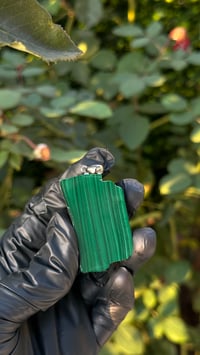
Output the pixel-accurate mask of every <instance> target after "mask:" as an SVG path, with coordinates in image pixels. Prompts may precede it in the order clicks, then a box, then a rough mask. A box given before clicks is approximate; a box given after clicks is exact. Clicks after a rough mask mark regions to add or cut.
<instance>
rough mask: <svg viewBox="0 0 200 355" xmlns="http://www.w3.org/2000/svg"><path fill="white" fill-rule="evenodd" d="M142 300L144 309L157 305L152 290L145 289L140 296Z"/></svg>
mask: <svg viewBox="0 0 200 355" xmlns="http://www.w3.org/2000/svg"><path fill="white" fill-rule="evenodd" d="M142 300H143V303H144V305H145V307H147V308H148V309H152V308H154V307H155V305H156V303H157V297H156V294H155V292H154V291H153V290H151V289H146V290H145V291H144V292H143V294H142Z"/></svg>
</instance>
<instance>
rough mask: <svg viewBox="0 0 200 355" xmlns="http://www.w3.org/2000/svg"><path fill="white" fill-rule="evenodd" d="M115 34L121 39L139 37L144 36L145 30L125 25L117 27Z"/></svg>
mask: <svg viewBox="0 0 200 355" xmlns="http://www.w3.org/2000/svg"><path fill="white" fill-rule="evenodd" d="M113 33H114V34H115V35H117V36H121V37H138V36H142V35H143V30H142V28H141V27H139V26H137V25H131V24H129V23H128V24H125V25H121V26H118V27H115V28H114V30H113Z"/></svg>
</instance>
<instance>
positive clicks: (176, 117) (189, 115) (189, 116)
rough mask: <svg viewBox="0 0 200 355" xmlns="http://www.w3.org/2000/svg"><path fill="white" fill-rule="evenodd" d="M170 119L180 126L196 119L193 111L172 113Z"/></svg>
mask: <svg viewBox="0 0 200 355" xmlns="http://www.w3.org/2000/svg"><path fill="white" fill-rule="evenodd" d="M169 120H170V122H172V123H174V124H176V125H179V126H182V125H186V124H189V123H191V122H193V121H194V113H193V112H192V111H186V112H182V113H171V114H170V115H169Z"/></svg>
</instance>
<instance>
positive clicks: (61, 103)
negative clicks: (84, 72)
mask: <svg viewBox="0 0 200 355" xmlns="http://www.w3.org/2000/svg"><path fill="white" fill-rule="evenodd" d="M75 102H76V96H75V95H74V94H72V93H69V94H67V95H63V96H58V97H56V98H55V99H53V100H52V101H51V105H52V107H53V108H54V109H56V110H59V109H60V110H63V109H66V108H68V107H70V106H72V105H73V104H74V103H75Z"/></svg>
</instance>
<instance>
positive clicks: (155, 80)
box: [144, 73, 166, 87]
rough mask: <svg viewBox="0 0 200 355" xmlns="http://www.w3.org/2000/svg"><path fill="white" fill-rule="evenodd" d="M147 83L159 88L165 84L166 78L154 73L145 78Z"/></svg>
mask: <svg viewBox="0 0 200 355" xmlns="http://www.w3.org/2000/svg"><path fill="white" fill-rule="evenodd" d="M144 80H145V83H146V84H147V85H149V86H153V87H159V86H162V85H163V84H164V82H165V81H166V78H165V77H164V75H162V74H160V73H153V74H151V75H147V76H145V77H144Z"/></svg>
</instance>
